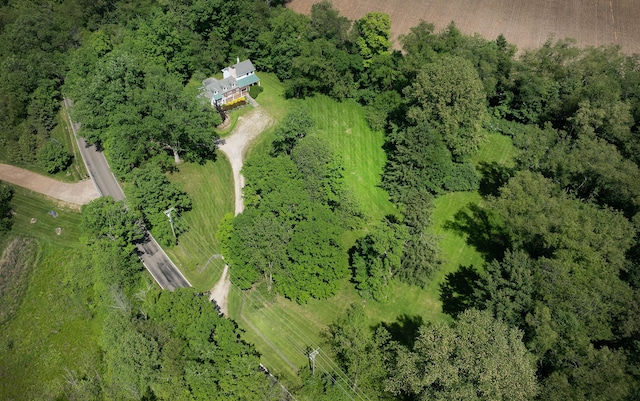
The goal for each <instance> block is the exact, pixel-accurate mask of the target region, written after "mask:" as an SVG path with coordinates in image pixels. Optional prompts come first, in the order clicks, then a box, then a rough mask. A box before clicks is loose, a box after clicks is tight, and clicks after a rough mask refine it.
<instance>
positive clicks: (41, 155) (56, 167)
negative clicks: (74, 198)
mask: <svg viewBox="0 0 640 401" xmlns="http://www.w3.org/2000/svg"><path fill="white" fill-rule="evenodd" d="M38 162H39V163H40V165H41V166H42V167H43V168H44V169H45V170H46V171H47V172H48V173H49V174H54V173H57V172H58V171H62V170H65V169H66V168H67V167H69V165H70V164H71V155H70V154H69V153H68V152H67V151H66V150H65V148H64V146H62V144H61V143H60V142H58V141H55V140H54V141H48V142H45V144H44V145H42V147H41V148H40V151H39V152H38Z"/></svg>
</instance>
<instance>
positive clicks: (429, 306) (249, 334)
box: [230, 98, 515, 383]
mask: <svg viewBox="0 0 640 401" xmlns="http://www.w3.org/2000/svg"><path fill="white" fill-rule="evenodd" d="M305 102H308V103H307V104H308V105H309V106H310V107H311V109H312V110H313V114H314V116H315V117H316V119H317V118H318V116H321V115H323V114H324V113H328V114H326V115H331V113H337V111H336V109H338V108H340V107H343V108H345V109H346V110H345V113H344V114H343V115H341V118H343V119H344V120H343V121H342V122H341V123H339V124H338V123H336V124H335V126H337V127H338V128H335V127H334V128H331V123H328V122H326V121H325V122H322V121H320V123H319V127H321V128H323V129H324V132H326V135H329V136H330V140H331V141H332V143H334V144H338V145H337V148H338V149H341V152H343V154H347V155H348V154H355V155H356V157H353V158H352V160H359V158H361V157H363V156H364V154H363V153H362V152H360V153H359V152H358V151H357V148H360V149H367V152H371V153H372V154H373V155H374V156H372V157H375V153H374V152H375V149H379V146H376V147H373V148H370V147H366V146H360V145H361V142H359V141H352V142H350V141H349V139H351V138H350V137H349V136H348V135H344V130H345V128H343V127H345V126H354V122H353V116H354V115H355V116H357V115H358V114H359V113H358V110H357V105H353V106H351V107H352V110H349V109H348V108H347V107H349V106H346V107H345V104H338V103H335V102H333V101H331V100H329V99H327V98H313V99H308V100H306V101H305ZM331 103H333V105H332V104H331ZM350 119H351V120H350ZM345 120H346V121H345ZM323 124H324V125H323ZM362 131H363V132H364V131H368V130H362ZM322 132H323V130H322V129H321V130H320V134H321V135H322ZM352 132H353V131H352ZM331 135H334V136H333V137H331ZM345 136H346V138H345ZM362 138H363V137H360V138H359V139H360V140H362ZM354 147H355V148H356V150H354ZM514 155H515V149H514V148H513V145H512V144H511V140H510V139H509V138H508V137H505V136H501V135H498V134H490V135H489V136H488V140H487V142H485V143H484V144H483V146H482V148H481V149H480V151H479V153H478V155H477V158H476V160H475V161H476V163H478V162H481V161H482V162H487V163H491V162H496V163H499V164H506V165H509V164H511V163H512V159H513V156H514ZM382 160H383V159H382ZM366 166H367V167H366V168H371V164H368V165H366ZM381 167H382V165H380V166H379V168H380V169H381ZM350 168H353V171H355V172H356V174H355V175H359V174H362V175H365V176H366V175H367V174H366V173H365V172H362V171H361V170H360V168H361V167H359V165H358V163H355V162H354V163H352V164H351V167H350ZM369 173H370V172H369ZM369 176H371V177H373V176H375V174H369ZM355 182H357V183H362V181H355ZM360 185H361V186H360V187H359V188H360V189H361V191H362V192H365V194H367V196H364V195H363V194H360V196H361V197H362V199H369V202H370V203H369V205H375V204H376V203H375V201H373V200H375V199H376V191H378V190H379V189H378V188H373V187H374V185H375V184H374V183H373V180H372V181H371V182H370V183H369V186H370V187H369V186H367V185H364V184H360ZM367 188H369V191H366V189H367ZM372 199H373V200H372ZM378 199H379V198H378ZM481 203H482V197H481V196H480V194H479V193H477V192H459V193H452V194H448V195H445V196H442V197H440V198H438V199H437V200H436V201H435V210H434V212H433V214H432V220H433V226H432V231H433V233H435V234H437V235H438V236H439V237H440V241H439V245H440V247H441V249H442V251H443V255H444V257H445V263H444V265H443V266H442V268H441V270H440V271H438V273H437V274H436V275H435V277H434V278H433V280H432V281H431V283H430V284H429V285H428V286H427V287H426V288H424V289H423V288H419V287H415V286H409V285H406V284H403V283H395V282H394V283H393V284H392V285H393V287H392V294H393V295H392V296H391V297H390V298H391V301H389V302H388V303H379V302H374V301H364V300H363V299H362V298H361V297H360V296H359V295H358V293H357V291H356V290H355V288H354V286H353V284H351V283H349V282H348V281H345V282H343V283H342V288H341V290H340V291H339V292H338V294H337V295H335V296H334V297H332V298H330V299H328V300H324V301H318V300H311V301H310V302H309V303H308V304H306V305H298V304H296V303H295V302H291V301H289V300H287V299H284V298H281V297H279V298H277V300H276V301H275V302H273V303H271V304H269V305H268V306H264V307H262V305H263V303H264V299H263V298H262V297H261V296H260V295H258V294H255V293H252V294H247V293H245V294H241V293H240V291H238V290H235V291H232V294H231V297H230V315H231V316H232V317H233V318H235V319H236V320H237V321H238V323H239V324H240V326H241V327H243V328H244V329H245V330H246V333H245V338H246V339H247V340H248V341H250V342H252V343H254V344H256V347H257V348H258V350H259V351H260V352H261V353H262V355H263V363H264V364H265V365H266V366H268V367H269V369H270V370H271V371H272V372H273V373H274V374H276V375H278V376H280V377H282V378H284V380H285V381H290V382H293V383H296V382H297V377H296V376H295V372H296V368H299V367H302V366H305V365H306V363H307V359H306V356H305V352H306V350H307V348H308V347H314V346H321V347H322V346H323V345H324V340H323V335H322V333H323V332H324V331H325V330H326V329H327V326H328V325H329V324H331V323H332V322H334V321H335V319H336V317H337V316H339V315H340V314H342V313H343V312H344V311H345V310H346V308H347V307H348V306H349V305H350V304H353V303H362V304H364V305H365V310H366V313H367V316H368V318H369V324H370V325H371V327H375V326H377V325H379V324H381V323H386V324H387V325H388V324H393V323H396V322H399V321H400V322H407V321H413V322H421V321H441V320H447V319H449V317H448V315H445V314H443V313H442V303H441V301H440V284H441V283H442V282H443V281H444V278H445V276H446V275H447V274H448V273H451V272H454V271H456V270H457V269H458V268H459V266H461V265H463V266H471V265H473V266H475V267H477V268H480V269H481V268H482V265H483V264H484V259H483V256H482V255H481V254H480V253H479V252H478V251H477V250H476V249H475V248H474V247H473V246H471V245H469V244H468V243H467V238H466V236H465V235H464V234H461V233H460V232H459V231H454V230H451V229H448V228H447V223H448V222H452V221H453V220H454V216H455V214H456V213H458V212H459V211H461V210H466V209H467V208H468V207H469V205H472V204H481ZM323 350H325V351H326V350H328V347H326V346H325V347H323ZM319 363H324V364H325V367H328V366H329V365H330V363H329V362H328V361H327V360H326V359H325V360H324V361H321V362H319Z"/></svg>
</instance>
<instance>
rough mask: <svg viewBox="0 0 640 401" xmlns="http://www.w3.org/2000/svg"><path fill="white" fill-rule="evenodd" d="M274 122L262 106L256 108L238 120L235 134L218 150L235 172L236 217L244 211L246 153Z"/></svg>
mask: <svg viewBox="0 0 640 401" xmlns="http://www.w3.org/2000/svg"><path fill="white" fill-rule="evenodd" d="M272 123H273V120H272V119H271V117H270V116H269V114H267V112H266V111H264V110H263V109H262V108H261V107H260V106H258V107H256V108H254V109H253V110H251V112H249V113H248V114H246V115H244V116H242V117H240V118H238V122H237V124H236V126H235V128H234V130H233V133H232V134H231V135H229V136H228V137H226V138H223V139H222V140H221V141H220V146H219V147H218V149H220V150H221V151H222V153H224V154H225V155H226V156H227V159H229V163H231V169H232V170H233V182H234V189H235V194H236V215H238V214H240V213H242V211H243V210H244V202H243V200H242V188H243V187H244V177H243V176H242V174H240V170H242V163H243V161H244V160H243V158H244V155H245V153H246V152H247V149H248V148H249V145H250V144H251V142H252V141H253V140H254V139H255V138H257V137H258V135H260V134H261V133H262V131H264V130H265V129H266V128H267V127H269V126H270V125H271V124H272Z"/></svg>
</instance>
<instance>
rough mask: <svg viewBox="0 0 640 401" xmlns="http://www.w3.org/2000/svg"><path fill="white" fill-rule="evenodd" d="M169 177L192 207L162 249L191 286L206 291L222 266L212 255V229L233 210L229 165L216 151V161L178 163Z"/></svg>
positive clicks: (215, 244) (216, 250)
mask: <svg viewBox="0 0 640 401" xmlns="http://www.w3.org/2000/svg"><path fill="white" fill-rule="evenodd" d="M169 179H170V180H171V181H172V182H177V183H179V184H180V185H181V187H182V189H183V190H185V191H186V192H187V193H188V194H189V196H190V197H191V200H192V201H193V208H192V210H190V211H188V212H186V213H185V214H184V215H183V216H182V217H183V218H184V221H185V222H186V224H187V227H188V231H187V232H186V233H184V234H182V235H181V236H180V238H179V243H178V245H176V246H175V247H173V248H171V249H166V252H167V254H168V255H169V257H170V258H171V260H173V262H174V263H176V264H177V266H178V267H179V268H180V270H181V271H182V273H183V274H184V275H185V276H186V277H187V278H188V279H189V281H190V282H191V284H193V286H194V287H195V288H197V289H199V290H201V291H207V290H210V289H211V288H212V287H213V285H214V284H215V283H216V281H218V279H219V278H220V275H221V273H222V269H223V268H224V261H223V260H222V259H219V256H216V255H219V254H220V245H219V243H218V240H217V238H216V232H217V230H218V226H219V224H220V221H221V220H222V218H223V217H224V215H225V214H227V213H233V211H234V193H233V175H232V173H231V166H230V165H229V162H228V161H227V159H226V158H225V156H224V155H223V154H222V153H221V152H217V159H216V161H208V162H207V163H205V164H202V165H200V164H194V163H184V164H181V165H180V166H179V171H178V172H177V173H173V174H171V175H169Z"/></svg>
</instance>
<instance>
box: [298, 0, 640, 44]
mask: <svg viewBox="0 0 640 401" xmlns="http://www.w3.org/2000/svg"><path fill="white" fill-rule="evenodd" d="M317 1H318V0H292V1H291V3H289V5H288V7H290V8H291V9H293V10H295V11H297V12H300V13H307V14H308V13H309V12H310V10H311V5H312V4H313V3H315V2H317ZM332 2H333V5H334V7H335V8H337V9H338V10H339V11H340V13H341V14H342V15H345V16H347V17H349V18H350V19H352V20H354V19H358V18H361V17H362V16H364V15H365V14H366V13H368V12H372V11H380V12H384V13H387V14H389V16H390V17H391V21H392V24H391V33H392V35H393V37H394V38H397V37H398V35H401V34H404V33H407V32H409V28H411V27H413V26H415V25H417V24H418V22H420V20H424V21H427V22H432V23H433V24H434V25H435V28H436V31H439V30H441V29H442V28H444V27H446V26H447V25H448V24H449V22H451V21H454V22H455V23H456V25H457V26H458V28H459V29H460V30H461V31H462V32H464V33H467V34H474V33H479V34H480V35H482V36H484V37H485V38H487V39H495V38H496V37H497V36H498V35H499V34H501V33H502V34H504V36H505V37H506V38H507V40H508V41H509V42H511V43H515V44H516V45H517V46H518V49H519V50H525V49H530V48H536V47H539V46H541V45H542V44H543V43H544V42H545V41H546V40H547V39H548V38H549V37H550V36H553V37H554V38H555V39H562V38H574V39H576V40H577V42H578V45H579V46H600V45H604V44H618V45H620V47H621V48H622V50H623V51H624V52H626V53H640V0H384V1H383V0H332ZM394 46H395V47H398V48H399V44H398V42H397V40H396V41H395V43H394Z"/></svg>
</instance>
